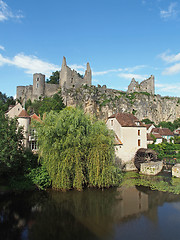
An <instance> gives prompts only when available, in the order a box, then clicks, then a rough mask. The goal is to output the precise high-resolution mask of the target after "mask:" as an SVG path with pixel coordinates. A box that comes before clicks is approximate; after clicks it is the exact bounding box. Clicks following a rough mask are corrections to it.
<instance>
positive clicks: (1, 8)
mask: <svg viewBox="0 0 180 240" xmlns="http://www.w3.org/2000/svg"><path fill="white" fill-rule="evenodd" d="M23 17H24V16H23V15H22V13H21V12H20V11H19V12H18V13H13V12H12V10H11V9H10V8H9V6H8V5H7V4H6V3H5V2H4V1H3V0H0V22H3V21H6V20H8V19H10V18H14V19H21V18H23Z"/></svg>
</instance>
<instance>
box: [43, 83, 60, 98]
mask: <svg viewBox="0 0 180 240" xmlns="http://www.w3.org/2000/svg"><path fill="white" fill-rule="evenodd" d="M58 90H60V88H59V84H50V83H45V96H47V97H51V96H53V95H54V94H55V93H57V92H58Z"/></svg>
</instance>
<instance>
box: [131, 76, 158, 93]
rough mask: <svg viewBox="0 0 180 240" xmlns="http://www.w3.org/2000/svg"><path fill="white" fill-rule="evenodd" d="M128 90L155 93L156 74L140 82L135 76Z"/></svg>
mask: <svg viewBox="0 0 180 240" xmlns="http://www.w3.org/2000/svg"><path fill="white" fill-rule="evenodd" d="M127 92H128V93H133V92H147V93H150V94H154V76H151V77H150V78H148V79H146V80H144V81H142V82H141V83H140V84H139V83H138V81H135V79H134V78H133V79H132V81H131V83H130V84H129V86H128V91H127Z"/></svg>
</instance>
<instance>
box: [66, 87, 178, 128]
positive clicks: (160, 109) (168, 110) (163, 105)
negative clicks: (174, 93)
mask: <svg viewBox="0 0 180 240" xmlns="http://www.w3.org/2000/svg"><path fill="white" fill-rule="evenodd" d="M62 95H63V99H64V103H65V104H66V105H67V106H82V107H83V108H84V110H85V112H88V113H91V114H94V115H95V116H96V117H97V118H99V119H104V120H105V119H107V118H108V117H109V116H110V115H112V114H113V113H116V112H127V113H133V114H134V115H135V116H136V117H137V118H138V119H139V120H142V119H145V118H149V119H150V120H151V121H154V122H155V123H156V124H157V123H159V122H161V121H170V122H173V121H174V120H175V119H177V118H180V98H177V97H161V96H160V95H151V94H149V93H129V94H128V93H126V92H123V91H118V90H114V89H107V88H105V86H103V87H100V86H99V87H95V86H91V87H88V86H82V87H80V88H79V89H66V90H65V91H63V92H62Z"/></svg>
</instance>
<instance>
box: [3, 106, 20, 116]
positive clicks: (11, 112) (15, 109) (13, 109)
mask: <svg viewBox="0 0 180 240" xmlns="http://www.w3.org/2000/svg"><path fill="white" fill-rule="evenodd" d="M22 110H23V107H22V105H21V104H20V103H17V104H16V105H15V106H13V105H10V106H9V109H8V111H7V112H6V114H5V115H6V116H8V117H10V118H15V117H17V116H18V115H19V114H20V112H21V111H22Z"/></svg>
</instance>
